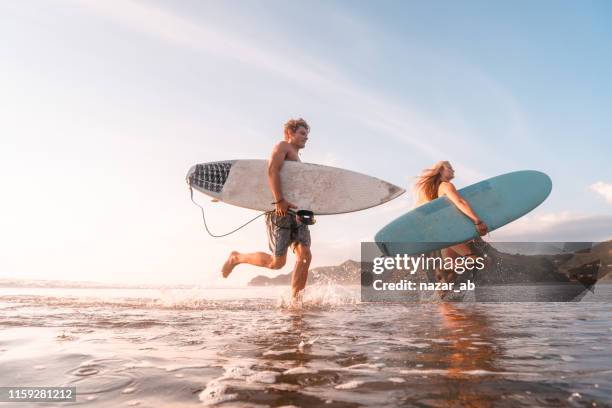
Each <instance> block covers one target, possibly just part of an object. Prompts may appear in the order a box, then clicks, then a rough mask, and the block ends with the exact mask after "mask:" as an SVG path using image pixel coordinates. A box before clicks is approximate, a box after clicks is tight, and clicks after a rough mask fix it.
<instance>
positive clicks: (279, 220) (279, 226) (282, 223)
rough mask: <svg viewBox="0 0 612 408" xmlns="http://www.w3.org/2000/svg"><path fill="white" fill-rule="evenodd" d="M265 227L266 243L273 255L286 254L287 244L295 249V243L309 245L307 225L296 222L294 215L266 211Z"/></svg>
mask: <svg viewBox="0 0 612 408" xmlns="http://www.w3.org/2000/svg"><path fill="white" fill-rule="evenodd" d="M266 228H267V230H268V245H269V246H270V251H272V254H273V255H274V256H283V255H286V254H287V249H288V248H289V246H291V247H292V249H293V250H295V245H297V244H298V243H300V244H303V245H305V246H307V247H310V230H309V229H308V225H305V224H302V223H300V222H298V221H297V219H296V217H295V215H291V214H287V215H285V216H283V217H280V216H278V215H276V214H275V213H273V212H272V213H267V214H266Z"/></svg>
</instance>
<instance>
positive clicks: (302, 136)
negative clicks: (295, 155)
mask: <svg viewBox="0 0 612 408" xmlns="http://www.w3.org/2000/svg"><path fill="white" fill-rule="evenodd" d="M307 141H308V130H306V128H305V127H303V126H300V127H298V128H297V130H296V131H295V132H294V133H291V131H289V143H291V144H293V145H295V146H297V147H299V148H300V149H302V148H304V146H306V142H307Z"/></svg>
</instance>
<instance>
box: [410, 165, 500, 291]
mask: <svg viewBox="0 0 612 408" xmlns="http://www.w3.org/2000/svg"><path fill="white" fill-rule="evenodd" d="M454 177H455V170H454V169H453V166H451V164H450V163H449V162H447V161H441V162H438V163H436V164H435V165H434V166H433V167H432V168H430V169H426V170H424V171H423V172H422V173H421V175H420V176H419V178H418V179H417V182H416V184H415V186H414V189H415V192H416V195H417V204H416V205H417V206H419V205H422V204H425V203H427V202H429V201H431V200H435V199H436V198H438V197H442V196H446V197H448V199H449V200H450V201H451V202H452V203H453V204H454V205H455V206H456V207H457V209H459V211H461V212H462V213H463V214H465V216H466V217H468V218H469V219H470V220H472V222H473V223H474V227H475V228H476V231H478V234H479V235H481V236H482V235H485V234H486V233H487V232H488V230H489V227H488V226H487V224H485V222H484V221H482V220H481V219H480V217H478V215H477V214H476V213H475V212H474V209H473V208H472V207H471V206H470V203H468V202H467V200H465V199H464V198H463V197H461V194H459V192H458V191H457V189H456V188H455V186H454V185H453V183H451V180H452V179H453V178H454ZM478 239H480V238H478ZM473 243H474V240H472V241H469V242H465V243H461V244H457V245H453V246H452V247H449V248H445V249H443V250H442V256H443V257H444V258H446V257H451V258H456V257H458V256H464V257H475V256H476V255H475V254H474V252H475V248H474V245H473ZM445 272H446V273H443V271H438V273H436V278H437V279H438V280H443V281H447V282H449V281H452V280H454V277H455V272H454V271H445Z"/></svg>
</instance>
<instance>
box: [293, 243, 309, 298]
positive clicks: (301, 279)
mask: <svg viewBox="0 0 612 408" xmlns="http://www.w3.org/2000/svg"><path fill="white" fill-rule="evenodd" d="M295 255H296V257H297V259H296V260H295V268H293V274H292V275H291V292H292V296H293V299H296V298H297V296H298V294H299V292H300V291H301V290H303V289H304V288H305V287H306V280H307V279H308V268H310V261H311V260H312V254H311V252H310V248H309V247H308V246H306V245H304V244H303V243H301V242H300V243H297V244H296V246H295Z"/></svg>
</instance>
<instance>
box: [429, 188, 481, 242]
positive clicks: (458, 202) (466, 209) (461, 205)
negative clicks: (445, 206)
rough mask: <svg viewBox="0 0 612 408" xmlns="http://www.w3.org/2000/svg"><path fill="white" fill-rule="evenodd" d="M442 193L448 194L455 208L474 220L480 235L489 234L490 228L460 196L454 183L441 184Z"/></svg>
mask: <svg viewBox="0 0 612 408" xmlns="http://www.w3.org/2000/svg"><path fill="white" fill-rule="evenodd" d="M440 193H442V194H446V196H447V197H448V199H449V200H450V201H451V202H452V203H453V204H455V206H456V207H457V208H458V209H459V211H461V212H462V213H464V214H465V215H466V216H467V217H468V218H469V219H471V220H472V222H473V223H474V225H476V229H477V230H478V233H479V234H480V235H484V234H486V233H487V230H488V227H487V224H485V223H484V222H483V221H482V220H481V219H480V217H478V215H476V213H475V212H474V209H473V208H472V206H471V205H470V203H469V202H468V201H467V200H466V199H465V198H463V197H462V196H461V194H459V192H458V191H457V189H456V188H455V186H454V184H453V183H449V182H444V183H442V184H440Z"/></svg>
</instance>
